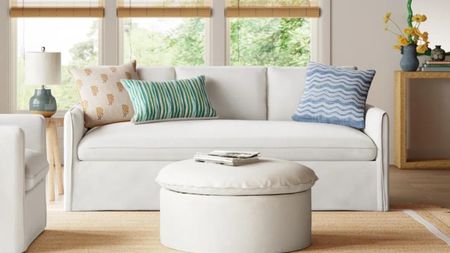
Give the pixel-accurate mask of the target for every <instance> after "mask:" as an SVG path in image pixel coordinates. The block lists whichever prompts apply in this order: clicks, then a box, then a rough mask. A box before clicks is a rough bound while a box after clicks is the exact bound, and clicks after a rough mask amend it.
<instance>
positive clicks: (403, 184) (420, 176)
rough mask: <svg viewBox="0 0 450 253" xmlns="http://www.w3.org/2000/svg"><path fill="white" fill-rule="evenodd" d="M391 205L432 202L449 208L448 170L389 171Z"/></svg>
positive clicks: (391, 169) (449, 182)
mask: <svg viewBox="0 0 450 253" xmlns="http://www.w3.org/2000/svg"><path fill="white" fill-rule="evenodd" d="M389 176H390V179H389V190H390V192H389V196H390V204H391V205H401V204H432V205H438V206H441V207H446V208H450V170H400V169H398V168H397V167H395V166H391V168H390V173H389Z"/></svg>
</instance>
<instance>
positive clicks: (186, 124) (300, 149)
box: [78, 120, 377, 161]
mask: <svg viewBox="0 0 450 253" xmlns="http://www.w3.org/2000/svg"><path fill="white" fill-rule="evenodd" d="M211 149H222V150H240V149H245V150H257V151H260V152H261V153H262V155H263V156H266V157H276V158H280V159H286V160H293V161H301V160H314V161H372V160H374V159H375V157H376V154H377V148H376V146H375V144H374V143H373V141H372V139H370V137H368V136H367V135H365V134H364V133H363V132H361V131H359V130H356V129H353V128H350V127H344V126H338V125H328V124H314V123H301V122H295V121H260V120H252V121H250V120H190V121H169V122H158V123H150V124H143V125H133V124H132V123H129V122H124V123H117V124H111V125H106V126H103V127H99V128H95V129H92V130H90V131H89V132H87V133H86V135H85V136H84V138H83V139H82V140H81V142H80V144H79V148H78V156H79V159H80V160H82V161H110V160H114V161H126V160H133V161H152V160H158V161H177V160H183V159H187V158H191V157H192V156H193V155H194V154H195V153H196V152H200V151H202V152H206V151H210V150H211Z"/></svg>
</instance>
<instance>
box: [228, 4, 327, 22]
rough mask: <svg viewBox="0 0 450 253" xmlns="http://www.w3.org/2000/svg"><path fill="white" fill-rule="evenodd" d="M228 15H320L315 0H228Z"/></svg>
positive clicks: (311, 16)
mask: <svg viewBox="0 0 450 253" xmlns="http://www.w3.org/2000/svg"><path fill="white" fill-rule="evenodd" d="M226 16H227V17H290V18H299V17H305V18H317V17H320V7H319V4H318V2H317V1H313V0H279V1H276V0H227V7H226Z"/></svg>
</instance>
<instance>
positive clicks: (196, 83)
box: [121, 76, 217, 123]
mask: <svg viewBox="0 0 450 253" xmlns="http://www.w3.org/2000/svg"><path fill="white" fill-rule="evenodd" d="M121 82H122V84H123V85H124V86H125V88H126V89H127V91H128V93H129V94H130V98H131V102H132V104H133V108H134V117H133V119H132V121H133V122H134V123H145V122H152V121H165V120H173V119H207V118H217V113H216V111H215V110H214V108H213V107H212V106H211V103H210V101H209V99H208V95H207V94H206V90H205V77H204V76H199V77H195V78H192V79H184V80H171V81H161V82H152V81H141V80H121Z"/></svg>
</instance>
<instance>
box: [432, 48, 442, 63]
mask: <svg viewBox="0 0 450 253" xmlns="http://www.w3.org/2000/svg"><path fill="white" fill-rule="evenodd" d="M431 60H433V61H443V60H445V50H444V49H442V48H441V46H440V45H436V48H435V49H433V50H431Z"/></svg>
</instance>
